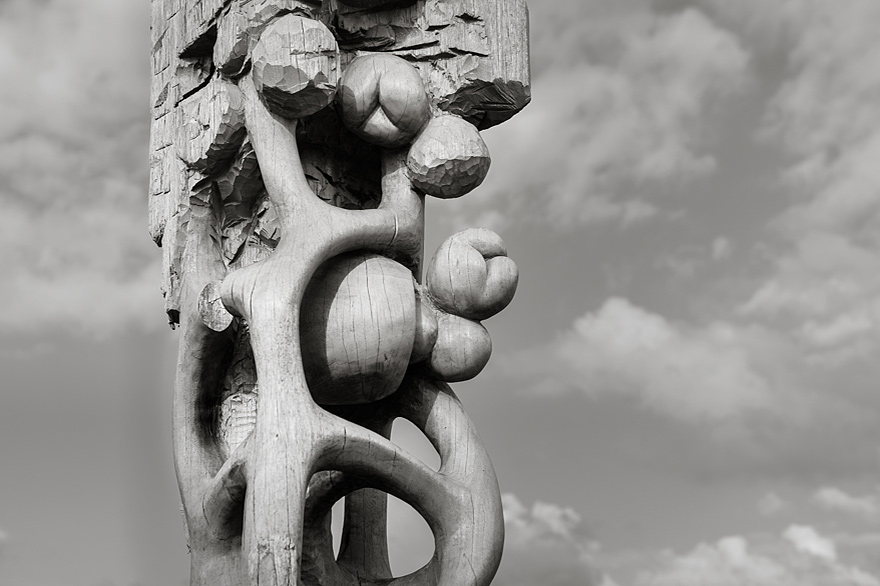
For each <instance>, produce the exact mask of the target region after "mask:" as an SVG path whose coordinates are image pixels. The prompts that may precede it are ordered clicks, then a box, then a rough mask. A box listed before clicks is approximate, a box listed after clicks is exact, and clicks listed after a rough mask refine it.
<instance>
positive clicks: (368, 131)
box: [339, 54, 429, 148]
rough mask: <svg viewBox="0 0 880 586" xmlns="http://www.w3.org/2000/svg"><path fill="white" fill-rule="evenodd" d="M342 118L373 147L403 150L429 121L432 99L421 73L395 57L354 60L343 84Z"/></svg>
mask: <svg viewBox="0 0 880 586" xmlns="http://www.w3.org/2000/svg"><path fill="white" fill-rule="evenodd" d="M339 103H340V107H341V110H342V119H343V121H345V125H346V126H348V128H349V129H350V130H351V131H352V132H354V133H355V134H357V135H358V136H360V137H361V138H363V139H364V140H366V141H367V142H371V143H373V144H377V145H379V146H384V147H389V148H391V147H400V146H403V145H405V144H407V143H408V142H409V141H410V140H412V138H413V137H414V136H415V135H416V134H417V133H418V132H419V131H420V130H421V129H422V127H423V126H424V125H425V122H427V121H428V116H429V112H428V99H427V97H426V95H425V86H424V84H423V83H422V78H421V76H419V72H418V71H417V70H416V69H415V68H414V67H413V66H412V65H410V64H409V63H407V62H406V61H404V60H403V59H401V58H400V57H395V56H394V55H386V54H375V55H367V56H364V57H358V58H357V59H355V60H354V61H352V62H351V63H350V64H349V66H348V68H346V70H345V73H344V74H343V76H342V81H341V82H340V84H339Z"/></svg>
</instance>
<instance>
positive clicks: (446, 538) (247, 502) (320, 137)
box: [150, 0, 529, 586]
mask: <svg viewBox="0 0 880 586" xmlns="http://www.w3.org/2000/svg"><path fill="white" fill-rule="evenodd" d="M527 19H528V16H527V11H526V7H525V4H524V0H324V1H323V3H322V2H321V1H320V0H153V42H154V45H153V76H154V77H153V86H152V87H153V89H152V100H153V102H152V103H153V124H152V139H151V142H152V145H151V153H152V154H151V193H150V225H151V233H152V236H153V238H154V239H155V241H156V242H157V244H159V245H160V246H162V249H163V253H164V271H165V272H164V293H165V299H166V308H167V311H168V315H169V317H170V320H171V322H172V324H179V325H180V329H181V342H180V354H179V363H178V371H177V380H176V387H175V393H174V449H175V463H176V469H177V474H178V480H179V484H180V492H181V496H182V499H183V508H184V513H185V518H186V522H187V526H188V534H189V546H190V550H191V554H192V584H193V585H205V586H208V585H210V586H224V585H228V586H242V585H248V586H256V585H258V584H259V585H261V586H290V585H294V584H298V583H303V584H315V585H322V586H331V585H332V586H342V585H352V586H353V585H355V584H358V585H363V584H376V585H378V584H383V585H384V584H395V585H401V586H402V585H404V584H412V585H423V584H424V585H429V584H431V585H433V584H449V585H452V584H455V585H466V584H470V585H474V586H477V585H486V584H488V583H489V582H490V581H491V579H492V577H493V575H494V573H495V570H496V569H497V566H498V563H499V561H500V555H501V545H502V541H503V519H502V516H501V505H500V497H499V492H498V486H497V482H496V480H495V474H494V471H493V470H492V465H491V463H490V462H489V458H488V456H487V454H486V452H485V450H484V448H483V446H482V444H481V442H480V440H479V437H478V436H477V433H476V430H475V429H474V426H473V425H472V423H471V422H470V420H469V419H468V417H467V415H466V414H465V412H464V410H463V408H462V406H461V403H460V402H459V401H458V399H457V398H456V396H455V394H454V393H453V392H452V390H451V389H450V388H449V386H448V385H447V384H446V383H447V382H452V381H461V380H466V379H469V378H471V377H473V376H475V375H476V374H477V373H479V372H480V370H481V369H482V368H483V367H484V366H485V364H486V362H487V361H488V359H489V354H490V352H491V340H490V339H489V335H488V333H487V332H486V330H485V329H484V328H483V326H482V325H481V323H480V320H483V319H485V318H487V317H490V316H492V315H494V314H495V313H497V312H498V311H500V310H501V309H503V308H504V307H505V306H506V305H507V304H508V303H509V302H510V300H511V298H512V297H513V293H514V290H515V288H516V281H517V271H516V266H515V264H514V263H513V261H511V260H510V259H508V258H507V254H506V249H505V246H504V243H503V242H502V240H501V239H500V238H499V237H498V236H497V235H496V234H494V233H492V232H490V231H488V230H485V229H471V230H465V231H464V232H461V233H459V234H456V235H454V236H452V237H451V238H449V239H448V240H447V241H446V242H445V243H444V244H443V245H442V246H441V247H440V248H439V249H438V251H437V253H436V254H435V255H434V258H433V259H432V261H431V262H430V263H429V264H428V267H427V271H426V278H425V282H424V284H422V283H421V271H422V267H421V264H422V247H423V231H424V195H425V194H428V195H431V196H435V197H441V198H453V197H459V196H462V195H464V194H466V193H468V192H470V191H471V190H473V189H474V188H476V187H477V186H478V185H479V184H480V182H481V181H482V180H483V178H484V177H485V175H486V173H487V171H488V167H489V155H488V152H487V150H486V146H485V144H484V143H483V141H482V139H481V138H480V134H479V130H480V129H484V128H488V127H490V126H492V125H494V124H498V123H500V122H502V121H504V120H506V119H508V118H510V117H511V116H512V115H514V114H515V113H516V112H518V111H519V110H520V109H521V108H523V107H524V106H525V105H526V104H527V103H528V101H529V75H528V49H527V41H528V39H527V36H528V32H527V28H528V25H527ZM398 417H402V418H405V419H408V420H410V421H411V422H413V423H414V424H415V425H416V426H418V427H419V429H421V430H422V431H423V432H424V433H425V435H426V436H427V437H428V439H429V440H430V441H431V442H432V444H433V445H434V447H435V448H436V449H437V451H438V453H439V454H440V457H441V462H442V465H441V467H440V469H439V471H434V470H432V469H431V468H429V467H428V466H426V465H425V464H424V463H422V462H420V461H418V460H417V459H415V458H413V457H412V456H411V455H409V454H408V453H407V452H405V451H404V450H402V449H400V448H399V447H398V446H396V445H395V444H393V443H392V442H391V441H390V440H389V439H388V438H389V435H390V431H391V424H392V422H393V421H394V420H395V419H396V418H398ZM386 493H390V494H392V495H395V496H397V497H398V498H400V499H401V500H403V501H405V502H407V503H409V504H410V505H411V506H412V507H413V508H414V509H415V510H416V511H418V513H420V514H421V515H422V516H423V517H424V518H425V519H426V521H427V522H428V525H429V526H430V528H431V530H432V532H433V534H434V539H435V553H434V556H433V558H432V559H431V560H430V561H429V562H428V563H427V564H426V565H425V566H424V567H423V568H421V569H420V570H418V571H416V572H414V573H413V574H410V575H408V576H403V577H398V578H394V577H393V576H392V574H391V571H390V568H389V563H388V554H387V544H386V526H385V512H386ZM343 498H344V499H345V522H344V530H343V536H342V546H341V550H340V552H339V554H338V557H335V556H334V554H333V548H332V541H331V539H332V538H331V534H330V509H331V507H332V505H333V504H334V503H335V502H337V501H338V500H340V499H343Z"/></svg>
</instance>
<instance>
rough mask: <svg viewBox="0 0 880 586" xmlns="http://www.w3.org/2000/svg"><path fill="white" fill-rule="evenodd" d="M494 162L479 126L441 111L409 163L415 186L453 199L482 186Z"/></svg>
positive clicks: (408, 166)
mask: <svg viewBox="0 0 880 586" xmlns="http://www.w3.org/2000/svg"><path fill="white" fill-rule="evenodd" d="M490 163H491V159H490V157H489V149H488V148H487V147H486V143H484V142H483V139H482V138H481V137H480V133H479V132H478V131H477V129H476V128H475V127H474V126H473V125H472V124H471V123H469V122H467V121H465V120H463V119H461V118H459V117H458V116H452V115H450V114H441V115H440V116H436V117H435V118H433V119H431V121H430V122H428V125H427V126H426V127H425V129H424V131H423V132H422V133H421V134H420V135H419V138H418V139H417V140H416V141H415V142H414V143H413V145H412V148H411V149H410V151H409V157H408V158H407V161H406V166H407V168H408V169H409V176H410V179H412V182H413V185H414V186H415V187H417V188H418V189H420V190H421V191H423V192H425V193H427V194H428V195H433V196H434V197H439V198H442V199H449V198H454V197H461V196H462V195H465V194H467V193H470V192H471V191H473V190H474V189H475V188H476V187H477V186H479V185H480V183H482V182H483V179H485V178H486V174H487V173H488V172H489V164H490Z"/></svg>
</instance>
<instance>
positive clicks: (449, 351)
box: [427, 313, 492, 383]
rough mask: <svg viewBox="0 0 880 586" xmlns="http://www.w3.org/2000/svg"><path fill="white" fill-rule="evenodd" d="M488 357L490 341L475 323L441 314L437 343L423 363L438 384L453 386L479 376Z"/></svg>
mask: <svg viewBox="0 0 880 586" xmlns="http://www.w3.org/2000/svg"><path fill="white" fill-rule="evenodd" d="M491 355H492V338H491V337H490V336H489V332H487V331H486V328H484V327H483V325H482V324H481V323H479V322H476V321H472V320H469V319H465V318H463V317H458V316H457V315H449V314H443V313H441V315H440V317H439V319H438V328H437V341H436V343H435V344H434V349H433V350H432V351H431V355H430V357H429V358H428V360H427V363H428V368H429V369H430V370H431V372H433V373H434V375H435V376H437V378H439V379H440V380H443V381H446V382H450V383H454V382H459V381H464V380H469V379H472V378H474V377H475V376H477V375H478V374H480V371H481V370H483V368H484V367H485V366H486V364H487V363H488V362H489V357H490V356H491Z"/></svg>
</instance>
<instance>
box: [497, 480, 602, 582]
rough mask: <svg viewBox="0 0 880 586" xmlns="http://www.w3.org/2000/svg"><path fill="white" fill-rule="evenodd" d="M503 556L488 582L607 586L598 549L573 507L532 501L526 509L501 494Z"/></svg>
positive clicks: (509, 496) (512, 497) (518, 502)
mask: <svg viewBox="0 0 880 586" xmlns="http://www.w3.org/2000/svg"><path fill="white" fill-rule="evenodd" d="M501 498H502V503H503V505H504V527H505V533H506V535H505V540H504V557H503V558H502V561H501V568H500V569H499V571H498V575H497V576H496V578H495V581H494V582H493V584H497V585H498V586H520V585H522V586H534V585H535V584H546V585H547V586H571V585H575V584H577V585H578V586H611V585H612V584H613V582H611V581H610V578H608V577H607V576H603V575H602V573H601V572H599V571H598V570H596V568H595V567H594V563H593V556H594V554H595V553H596V552H597V550H598V545H597V544H596V543H595V542H594V541H593V540H591V539H590V538H589V537H588V536H587V535H586V533H585V531H584V528H583V524H582V520H581V518H580V516H579V515H578V514H577V513H576V512H575V511H574V510H572V509H570V508H567V507H560V506H558V505H554V504H549V503H543V502H540V501H538V502H535V503H534V504H533V505H532V507H531V508H528V507H526V506H525V505H524V504H523V503H522V502H521V501H520V500H519V499H518V498H517V497H516V496H515V495H513V494H504V495H502V497H501Z"/></svg>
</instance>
